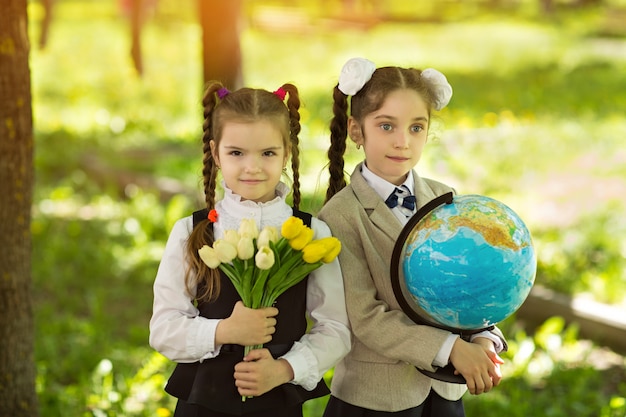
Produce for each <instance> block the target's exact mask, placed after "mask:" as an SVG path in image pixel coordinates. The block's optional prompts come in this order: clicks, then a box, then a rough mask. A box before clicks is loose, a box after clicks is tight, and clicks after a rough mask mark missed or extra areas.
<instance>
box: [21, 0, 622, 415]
mask: <svg viewBox="0 0 626 417" xmlns="http://www.w3.org/2000/svg"><path fill="white" fill-rule="evenodd" d="M192 3H193V2H191V1H183V2H176V1H174V0H162V1H161V2H159V8H158V9H157V11H156V13H155V14H153V15H152V17H151V18H150V19H149V20H148V21H147V26H146V32H145V33H144V38H143V39H144V60H145V62H144V63H145V74H144V76H143V77H141V78H140V77H138V76H137V75H136V74H135V73H134V70H133V68H132V63H131V61H130V56H129V52H128V51H129V38H128V27H127V26H126V21H125V20H124V18H122V17H121V16H120V14H119V11H118V10H117V9H116V8H115V7H114V6H115V5H116V3H115V2H96V1H79V0H73V1H65V2H57V3H56V9H55V20H54V22H53V25H52V27H51V34H50V36H51V37H50V40H49V44H48V47H47V48H46V49H45V50H43V51H42V50H38V49H37V48H36V47H34V48H33V50H32V53H31V68H32V79H33V106H34V116H35V130H36V152H35V154H36V161H35V162H36V176H37V180H36V189H35V202H34V207H33V224H32V233H33V245H34V247H33V284H34V285H33V297H34V301H35V317H36V327H37V341H36V360H37V368H38V381H37V387H38V392H39V397H40V402H41V404H40V405H41V410H42V412H41V414H42V415H45V416H51V417H52V416H62V415H63V416H65V415H76V416H79V415H80V416H97V417H100V416H122V415H124V416H154V415H159V416H163V417H166V416H168V415H169V411H168V410H171V409H172V407H173V400H172V399H171V398H170V397H169V396H167V395H166V394H165V393H164V392H163V390H162V388H163V385H164V382H165V380H166V378H167V376H168V375H169V372H170V371H171V369H172V366H173V364H172V363H170V362H169V361H167V360H166V359H164V358H163V357H162V356H161V355H159V354H157V353H155V352H153V351H152V350H151V349H150V347H149V346H148V344H147V337H148V327H147V326H148V320H149V318H150V314H151V306H152V282H153V279H154V275H155V273H156V268H157V265H158V262H159V259H160V255H161V253H162V250H163V247H164V244H165V239H166V238H167V235H168V233H169V230H170V228H171V226H172V224H173V222H174V221H175V220H176V219H178V218H180V217H182V216H185V215H187V214H188V213H190V212H191V211H193V210H194V209H195V208H196V207H197V206H198V205H199V204H200V202H199V201H201V199H202V196H201V195H200V188H199V180H200V169H201V167H200V163H201V154H200V148H199V145H200V143H199V141H200V136H199V135H200V132H201V123H202V121H201V119H200V114H201V111H200V110H201V109H200V107H199V101H200V96H201V89H202V82H201V80H200V74H201V67H200V62H201V61H200V56H199V51H200V45H199V43H198V42H199V27H198V26H197V25H196V23H195V19H194V17H193V11H194V7H193V5H192ZM267 4H268V3H265V2H264V3H260V2H256V3H254V7H253V6H252V3H247V6H246V14H247V16H248V18H249V19H250V20H248V23H250V24H251V26H248V27H247V28H246V29H245V30H244V31H243V32H242V48H243V54H244V74H245V79H246V84H248V85H251V86H257V87H264V88H267V89H275V88H277V87H278V86H280V85H281V84H282V83H284V82H294V83H295V84H296V85H298V86H299V87H300V89H301V92H302V99H303V103H304V108H303V111H302V123H303V133H302V148H303V152H302V156H303V160H302V166H303V167H304V168H303V172H302V180H303V186H304V191H305V195H304V201H303V207H304V208H306V209H309V210H311V211H313V212H315V211H317V210H318V209H319V207H320V206H321V204H322V201H323V195H324V193H325V181H326V180H325V169H324V164H325V155H324V152H325V149H326V147H327V124H328V121H329V120H330V117H331V113H330V108H331V101H330V94H329V92H330V89H331V88H332V87H333V85H334V83H335V82H336V77H337V73H338V70H339V68H340V67H341V65H342V64H343V62H344V61H345V60H346V59H347V58H348V57H351V56H354V55H363V56H367V57H369V58H370V59H372V60H374V61H375V62H376V63H377V64H378V65H386V64H391V65H395V64H399V65H403V66H409V65H415V66H432V67H435V68H438V69H440V70H442V71H443V72H444V73H445V74H446V75H447V76H448V78H449V80H450V82H451V84H452V85H453V88H454V96H453V99H452V102H451V104H450V106H449V108H447V109H445V110H444V111H443V112H442V113H441V115H440V118H439V119H440V120H439V123H438V125H437V126H436V128H435V129H436V131H434V132H433V133H434V136H433V140H432V141H431V142H430V143H429V145H428V148H427V151H426V155H425V156H424V159H423V160H422V161H421V162H420V165H419V171H420V172H421V173H422V175H425V176H431V177H434V178H438V179H441V180H443V181H445V182H447V183H450V184H452V185H454V186H455V188H456V189H457V190H458V191H459V192H462V193H478V194H481V193H482V194H487V195H490V196H492V197H495V198H499V199H500V200H502V201H503V202H505V203H507V204H508V205H509V206H511V207H512V208H514V209H515V210H516V211H517V212H518V213H519V214H520V215H521V217H522V218H524V219H525V220H526V221H527V222H528V224H529V227H530V228H531V231H532V233H533V236H534V239H535V244H536V246H537V252H538V254H539V270H538V277H537V281H538V282H540V283H542V284H544V285H547V286H549V287H551V288H554V289H557V290H559V291H561V292H567V293H575V294H580V293H590V294H592V295H593V296H594V297H595V298H597V299H599V300H601V301H605V302H610V303H614V304H621V303H624V298H625V297H626V276H625V275H624V271H625V270H626V260H625V258H624V253H625V248H624V242H623V239H616V236H624V235H625V233H626V221H625V220H624V216H623V213H624V210H625V208H626V207H624V205H625V203H624V199H623V195H624V192H625V191H626V189H625V187H626V186H625V185H624V181H623V178H626V176H625V175H626V168H625V167H626V164H624V161H626V154H624V151H623V150H622V148H623V144H622V142H623V138H624V136H625V135H626V119H625V118H624V114H625V113H626V93H625V92H624V91H622V90H623V89H620V88H619V86H620V85H621V83H623V73H624V70H625V69H626V68H625V67H626V59H625V58H624V56H626V55H624V54H623V51H624V48H626V41H625V40H624V39H623V38H619V37H612V38H602V37H597V36H596V35H595V34H597V33H601V32H602V25H603V22H604V19H605V17H606V12H605V10H603V9H593V8H592V9H583V10H564V11H561V12H560V13H559V14H557V15H556V16H555V17H554V18H553V19H547V18H545V17H538V16H537V14H536V13H537V12H536V10H535V9H534V7H536V6H535V5H534V4H535V3H532V2H530V1H524V2H520V6H519V8H518V9H517V10H516V12H517V13H512V12H511V11H510V10H505V11H504V12H500V13H499V12H498V10H495V9H494V10H491V11H489V12H487V11H485V10H484V9H482V8H475V7H472V3H471V2H466V4H467V6H466V8H463V7H461V6H458V5H456V6H455V3H454V2H449V3H446V6H445V7H444V10H446V14H445V15H443V16H440V17H441V19H437V22H438V23H433V22H434V20H435V18H436V17H437V16H436V15H435V14H434V12H433V9H428V13H426V15H424V16H422V18H421V19H418V20H417V21H415V22H409V23H407V22H403V23H398V22H396V23H393V24H391V23H388V24H381V25H378V26H376V27H372V28H370V29H369V30H364V29H363V28H362V27H360V26H354V25H349V24H343V25H342V27H343V29H342V30H337V28H336V26H333V25H332V24H329V23H328V22H329V21H328V20H325V21H316V20H313V22H315V23H316V24H315V25H312V26H311V27H312V28H313V29H311V28H308V29H307V28H305V29H306V30H297V31H291V32H283V31H268V30H261V29H255V27H254V25H253V24H254V23H257V20H255V19H258V14H255V13H259V12H260V11H263V10H266V9H267V7H268V6H267ZM299 4H301V5H302V6H303V7H304V8H305V10H307V11H308V12H309V13H310V14H311V16H318V17H319V16H321V15H324V17H328V16H327V15H325V13H329V12H328V11H325V10H320V9H319V8H318V7H317V6H315V5H314V4H317V3H310V2H300V3H299ZM390 4H392V5H393V7H395V9H394V15H398V16H403V15H405V14H402V13H400V12H401V11H402V10H401V9H402V4H403V3H402V2H395V1H394V2H390ZM474 4H475V3H474ZM181 5H182V6H181ZM273 6H274V8H273V9H271V10H272V11H273V12H276V10H278V12H279V13H284V11H281V9H276V8H275V7H276V4H274V5H273ZM459 7H461V8H459ZM41 13H42V11H41V6H40V4H39V3H37V2H31V3H30V5H29V14H30V17H31V26H30V29H31V36H32V39H33V42H32V44H33V45H36V42H35V40H36V38H37V34H38V22H39V19H40V18H41ZM333 13H334V12H333ZM470 16H471V17H472V18H471V19H467V17H470ZM283 17H284V16H283ZM292 18H293V16H292ZM282 21H286V22H289V19H283V20H282ZM324 22H325V23H324ZM557 23H558V25H557ZM399 45H402V46H401V47H398V46H399ZM349 149H350V150H349V152H348V155H347V158H348V167H347V169H348V170H351V167H352V166H354V164H356V162H357V161H359V160H360V158H361V154H359V153H358V152H357V151H356V150H355V149H354V148H353V147H352V148H350V147H349ZM555 323H556V324H555ZM559 323H560V322H559V321H558V319H556V321H551V322H549V323H547V324H546V325H545V326H544V328H543V330H541V331H540V332H538V333H536V334H526V332H525V330H524V329H523V327H520V326H521V324H520V323H517V322H516V321H515V318H514V317H513V318H511V319H509V320H507V322H506V323H502V325H503V328H504V330H505V333H506V334H507V336H508V337H509V341H510V344H511V352H510V353H509V354H507V356H506V360H507V365H506V366H505V367H504V372H505V379H504V382H503V383H502V385H501V386H500V387H498V388H497V389H496V390H494V391H493V392H492V393H489V394H487V395H483V396H479V397H470V396H468V398H467V400H466V404H467V409H468V415H469V416H472V415H485V416H489V415H493V416H495V415H507V416H517V415H520V416H522V415H536V416H541V415H545V416H557V417H560V416H570V415H576V416H587V415H589V416H601V417H612V416H620V417H623V415H624V411H625V410H626V405H625V402H626V400H625V398H626V387H625V386H624V384H623V382H621V381H623V380H624V373H623V372H624V371H623V369H624V362H623V358H621V357H617V358H616V357H615V356H613V355H610V354H609V353H606V352H604V351H603V350H601V349H597V348H595V347H593V346H589V345H588V344H585V342H584V341H581V340H579V338H578V336H577V333H576V329H575V328H566V327H565V326H564V325H563V324H562V323H561V324H559ZM573 352H574V353H573ZM598 352H600V353H603V356H602V357H603V358H607V357H608V358H610V359H611V361H610V365H611V366H608V367H606V368H602V369H601V367H600V364H602V363H603V361H602V360H598V358H597V354H598ZM620 360H621V364H620ZM604 363H606V360H605V361H604ZM331 377H332V373H329V374H328V375H327V378H329V379H330V378H331ZM529 398H532V399H533V401H528V399H529ZM325 401H326V399H320V400H317V401H312V402H310V403H308V404H306V406H305V408H306V415H308V416H310V417H314V416H319V415H321V410H322V409H323V406H324V404H325Z"/></svg>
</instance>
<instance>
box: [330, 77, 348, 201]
mask: <svg viewBox="0 0 626 417" xmlns="http://www.w3.org/2000/svg"><path fill="white" fill-rule="evenodd" d="M333 101H334V102H333V115H334V116H333V119H332V120H331V122H330V147H329V148H328V160H329V164H328V171H329V174H330V179H329V181H328V190H327V191H326V201H328V200H330V198H331V197H332V196H333V195H335V194H337V193H338V192H339V191H340V190H341V189H342V188H344V187H345V186H346V177H345V173H344V158H343V156H344V154H345V152H346V138H347V137H348V97H347V96H346V95H344V94H343V93H342V92H341V91H339V88H337V86H336V87H335V89H334V91H333ZM326 201H325V202H326Z"/></svg>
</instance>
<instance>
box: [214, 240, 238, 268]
mask: <svg viewBox="0 0 626 417" xmlns="http://www.w3.org/2000/svg"><path fill="white" fill-rule="evenodd" d="M213 249H215V254H216V255H217V257H218V259H219V260H220V262H222V263H229V262H231V261H232V260H233V259H235V257H236V256H237V248H236V247H235V245H233V244H232V243H230V242H227V241H225V240H223V239H218V240H216V241H215V243H213Z"/></svg>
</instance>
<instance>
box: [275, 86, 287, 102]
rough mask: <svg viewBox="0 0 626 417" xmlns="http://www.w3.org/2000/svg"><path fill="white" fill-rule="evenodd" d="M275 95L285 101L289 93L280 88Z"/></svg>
mask: <svg viewBox="0 0 626 417" xmlns="http://www.w3.org/2000/svg"><path fill="white" fill-rule="evenodd" d="M274 94H276V95H277V96H278V98H279V99H281V100H284V99H285V96H286V95H287V92H286V91H285V90H284V89H283V88H282V87H280V88H279V89H278V90H276V91H274Z"/></svg>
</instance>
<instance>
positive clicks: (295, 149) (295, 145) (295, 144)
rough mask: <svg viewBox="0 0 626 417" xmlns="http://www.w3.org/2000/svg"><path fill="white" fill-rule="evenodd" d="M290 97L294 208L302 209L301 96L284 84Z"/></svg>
mask: <svg viewBox="0 0 626 417" xmlns="http://www.w3.org/2000/svg"><path fill="white" fill-rule="evenodd" d="M281 88H282V89H283V90H285V91H286V92H287V94H288V95H289V97H288V99H287V108H288V109H289V129H290V133H289V141H290V144H291V148H290V152H291V170H292V176H293V177H292V181H293V187H292V188H293V195H292V197H293V207H295V208H296V209H298V208H300V199H301V195H300V139H299V137H298V135H299V134H300V130H301V126H300V112H299V110H300V95H299V94H298V89H297V88H296V86H295V85H293V84H283V85H282V87H281Z"/></svg>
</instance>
